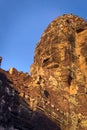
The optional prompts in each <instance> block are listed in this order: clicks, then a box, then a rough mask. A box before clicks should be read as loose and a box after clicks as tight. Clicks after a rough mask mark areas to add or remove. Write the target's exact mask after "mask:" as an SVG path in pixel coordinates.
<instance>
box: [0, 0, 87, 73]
mask: <svg viewBox="0 0 87 130" xmlns="http://www.w3.org/2000/svg"><path fill="white" fill-rule="evenodd" d="M86 12H87V0H0V56H2V57H3V62H2V68H3V69H5V70H9V68H11V67H15V68H16V69H17V70H19V71H24V72H29V68H30V65H31V64H32V63H33V57H34V50H35V47H36V44H37V42H38V41H39V39H40V38H41V35H42V33H43V31H44V30H45V29H46V27H47V26H48V24H49V23H50V22H51V21H52V20H53V19H55V18H56V17H58V16H60V15H63V14H68V13H72V14H75V15H78V16H80V17H83V18H84V19H85V20H87V13H86Z"/></svg>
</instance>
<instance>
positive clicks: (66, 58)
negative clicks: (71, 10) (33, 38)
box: [31, 14, 87, 71]
mask: <svg viewBox="0 0 87 130" xmlns="http://www.w3.org/2000/svg"><path fill="white" fill-rule="evenodd" d="M86 24H87V23H86V22H85V21H84V20H83V19H82V18H79V17H77V16H73V15H72V14H69V15H64V16H61V17H59V18H57V19H55V20H54V21H53V22H52V23H51V24H49V26H48V28H47V29H46V30H45V32H44V33H43V35H42V37H41V39H40V41H39V43H38V44H37V47H36V49H35V57H34V64H33V67H34V70H35V68H37V70H38V71H39V68H40V67H42V68H46V69H49V70H50V69H58V68H59V67H60V66H61V65H65V66H67V65H68V66H70V61H74V62H75V56H74V52H73V53H72V56H71V52H72V50H74V49H73V48H75V41H76V31H77V32H80V31H82V30H83V29H82V28H83V27H84V26H86ZM86 60H87V59H86ZM31 68H32V67H31Z"/></svg>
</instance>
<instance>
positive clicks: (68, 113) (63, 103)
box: [30, 14, 87, 130]
mask: <svg viewBox="0 0 87 130" xmlns="http://www.w3.org/2000/svg"><path fill="white" fill-rule="evenodd" d="M86 28H87V22H86V21H85V20H83V19H82V18H79V17H77V16H73V15H72V14H69V15H63V16H60V17H59V18H57V19H55V20H54V21H53V22H52V23H51V24H50V25H49V26H48V28H47V29H46V30H45V32H44V33H43V35H42V37H41V39H40V41H39V43H38V44H37V47H36V50H35V57H34V64H33V65H32V66H31V76H32V77H33V84H32V87H33V91H35V92H36V95H33V97H32V92H30V95H31V97H32V100H33V105H34V107H35V108H34V109H35V110H36V109H40V110H42V111H44V113H45V114H46V115H47V116H48V117H50V118H51V119H52V120H55V121H56V123H57V124H60V126H61V129H62V130H86V129H87V103H86V100H87V38H86V37H87V29H86Z"/></svg>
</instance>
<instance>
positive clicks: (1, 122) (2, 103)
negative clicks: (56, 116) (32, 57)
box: [0, 69, 60, 130]
mask: <svg viewBox="0 0 87 130" xmlns="http://www.w3.org/2000/svg"><path fill="white" fill-rule="evenodd" d="M14 70H15V69H14ZM14 72H15V71H14ZM17 72H18V71H17V70H16V73H15V76H17ZM13 75H14V73H13ZM25 75H26V74H24V73H23V72H22V76H23V77H24V76H25ZM15 76H12V74H9V72H8V71H7V72H6V71H4V70H2V69H0V130H1V129H2V130H20V129H21V130H42V129H43V130H48V129H49V130H60V128H59V127H58V126H57V125H56V124H55V123H54V122H53V121H51V120H50V119H49V118H48V117H47V116H46V115H44V113H42V112H41V111H33V110H31V108H30V106H29V104H28V103H27V102H26V100H25V99H24V98H23V97H22V96H20V93H22V92H23V90H22V89H21V91H18V90H17V87H16V85H17V84H16V85H15V82H14V80H13V79H14V77H15ZM16 78H18V77H16ZM26 80H27V78H26ZM22 81H23V79H21V82H22ZM23 87H24V86H23Z"/></svg>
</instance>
